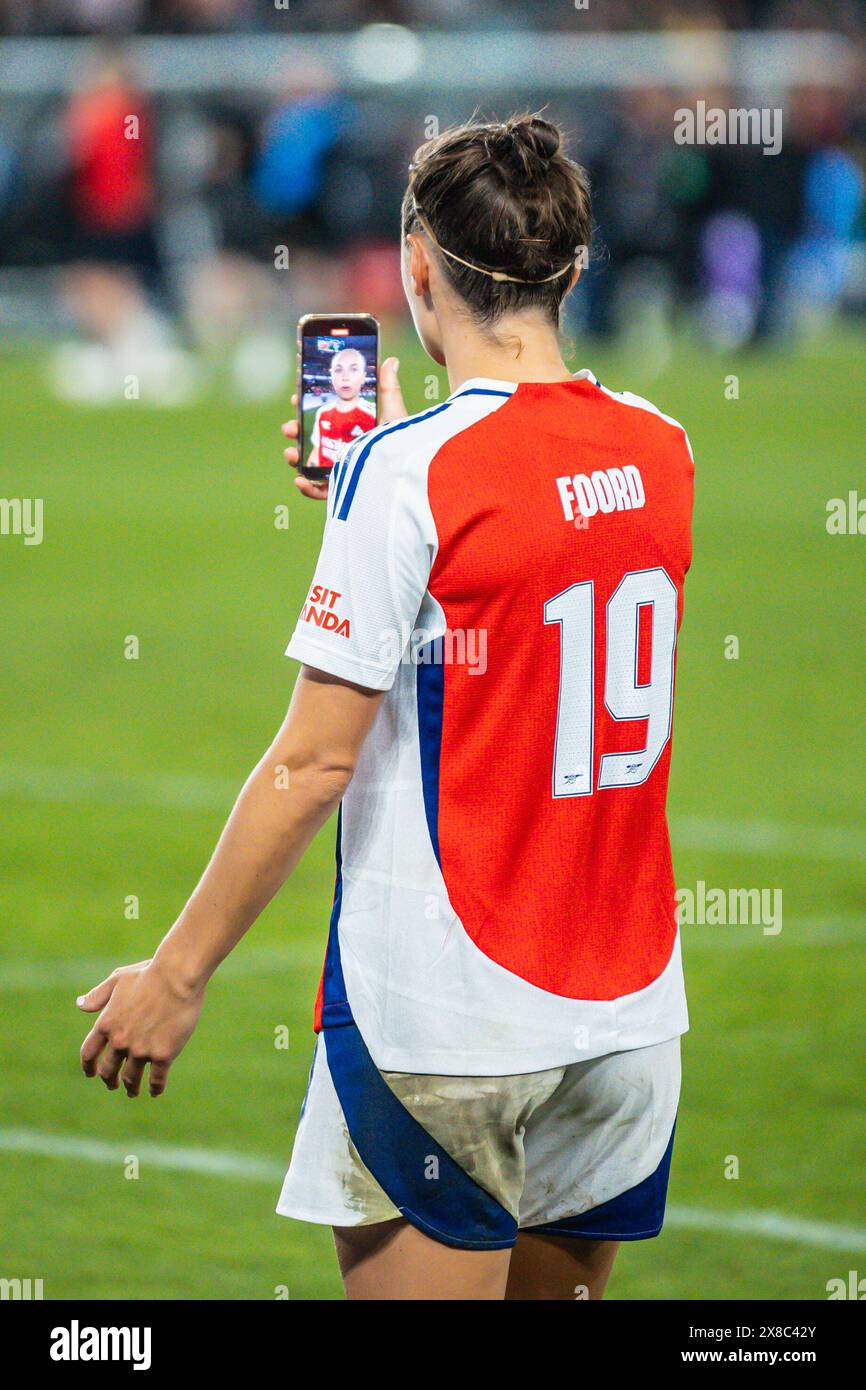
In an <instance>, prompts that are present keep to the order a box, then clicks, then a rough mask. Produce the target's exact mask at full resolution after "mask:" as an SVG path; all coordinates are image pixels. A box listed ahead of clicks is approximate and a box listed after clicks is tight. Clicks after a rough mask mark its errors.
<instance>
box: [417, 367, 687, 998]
mask: <svg viewBox="0 0 866 1390" xmlns="http://www.w3.org/2000/svg"><path fill="white" fill-rule="evenodd" d="M638 401H639V398H636V397H628V396H625V395H623V396H619V395H616V394H614V393H611V392H607V391H605V390H604V389H603V388H602V387H600V386H599V385H597V384H596V383H595V382H593V381H590V380H586V379H584V380H575V381H571V382H563V383H556V384H552V385H547V384H543V385H520V386H518V387H517V389H516V390H515V391H514V392H513V395H512V396H511V398H510V399H509V400H507V401H506V402H505V404H503V405H502V406H501V408H500V409H498V410H496V411H495V412H493V413H491V414H489V415H488V416H487V417H486V418H482V419H480V420H479V421H478V422H477V423H476V424H474V425H473V426H472V428H471V429H469V430H466V431H464V432H463V433H462V434H457V435H455V437H454V438H452V439H449V440H447V441H446V442H445V443H443V444H442V446H441V447H440V448H439V450H438V452H437V453H436V455H435V457H434V458H433V460H432V462H431V464H430V470H429V478H428V493H429V502H430V508H431V512H432V515H433V520H434V523H435V528H436V532H437V535H438V540H439V545H438V552H437V555H436V560H435V563H434V565H433V568H432V572H431V575H430V581H429V591H430V594H431V595H432V597H433V598H434V599H435V600H437V601H438V603H439V604H440V605H441V607H442V610H443V612H444V615H445V620H446V623H447V629H448V634H446V636H447V635H452V636H453V634H455V633H456V634H465V635H466V640H472V641H475V643H476V645H477V647H478V649H479V650H480V649H481V647H482V646H483V647H484V650H485V666H484V669H483V670H482V669H481V667H480V665H479V664H478V663H476V664H475V665H470V664H468V663H466V662H463V663H461V662H458V661H452V662H449V661H448V660H447V658H446V661H445V665H444V673H443V701H442V732H441V748H440V756H439V782H438V836H439V852H440V859H441V867H442V874H443V878H444V881H445V884H446V886H447V890H448V894H449V898H450V900H451V902H452V904H453V907H454V910H455V912H456V913H457V915H458V917H459V919H460V920H461V922H462V924H463V926H464V928H465V930H466V932H467V933H468V934H469V936H470V937H471V938H472V940H473V941H474V943H475V944H476V946H477V947H478V948H479V950H480V951H482V952H483V953H484V954H485V955H486V956H488V957H489V958H490V959H491V960H493V961H495V962H496V963H497V964H498V965H500V966H503V967H504V968H505V969H506V970H508V971H511V972H513V973H514V974H516V975H518V976H520V977H521V978H522V979H524V980H526V981H529V982H530V983H531V984H533V985H536V986H539V987H540V988H542V989H544V990H547V991H550V992H551V993H554V994H558V995H564V996H567V997H569V998H575V999H586V1000H593V999H595V1000H612V999H615V998H619V997H620V996H623V995H627V994H631V993H633V992H635V991H638V990H641V989H643V988H645V987H646V986H647V985H649V984H650V983H651V982H652V981H653V980H655V979H656V978H657V977H658V976H659V974H660V973H661V972H662V970H663V969H664V968H665V965H666V963H667V961H668V960H669V958H670V956H671V952H672V949H673V946H674V940H675V935H676V923H675V916H674V892H675V889H674V878H673V870H672V865H671V856H670V846H669V840H668V832H667V824H666V818H665V798H666V793H667V783H668V770H669V765H670V752H671V745H670V734H671V719H672V706H673V692H674V669H675V644H676V633H677V629H678V626H679V621H680V617H681V614H682V595H683V580H684V576H685V573H686V570H687V569H688V566H689V562H690V558H691V541H690V525H691V510H692V482H693V471H694V470H693V463H692V458H691V451H690V449H689V447H688V442H687V440H686V437H685V434H684V431H683V429H682V427H681V426H679V425H678V424H676V423H675V422H673V421H669V420H668V419H667V418H666V417H664V416H661V415H660V414H658V413H657V412H656V411H654V410H653V409H652V408H651V407H648V406H646V403H643V402H641V403H640V404H638V403H637V402H638ZM503 440H507V442H508V447H507V451H505V450H504V449H503ZM492 480H495V486H491V481H492Z"/></svg>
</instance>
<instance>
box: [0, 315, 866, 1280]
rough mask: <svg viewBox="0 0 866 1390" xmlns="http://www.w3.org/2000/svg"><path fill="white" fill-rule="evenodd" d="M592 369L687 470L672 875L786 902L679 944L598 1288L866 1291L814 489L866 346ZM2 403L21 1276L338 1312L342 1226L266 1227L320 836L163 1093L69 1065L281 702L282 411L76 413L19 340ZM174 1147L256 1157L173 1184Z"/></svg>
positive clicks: (852, 705) (681, 352) (851, 730)
mask: <svg viewBox="0 0 866 1390" xmlns="http://www.w3.org/2000/svg"><path fill="white" fill-rule="evenodd" d="M384 346H385V348H386V349H388V350H393V349H395V348H396V349H397V350H398V351H399V352H400V356H401V358H402V360H403V377H404V383H405V387H406V394H407V398H408V402H409V407H410V409H412V410H417V409H421V408H422V407H424V406H425V405H427V404H429V395H428V396H427V397H425V395H424V393H423V378H424V376H425V374H427V373H429V371H430V370H431V368H430V364H429V363H428V362H427V361H426V359H423V358H422V356H421V354H420V350H419V349H418V348H417V346H415V345H414V343H410V342H408V341H407V342H402V341H399V342H396V343H394V342H386V343H385V344H384ZM588 364H589V365H591V366H592V367H593V368H594V370H595V371H596V372H598V374H599V375H600V377H601V379H602V381H604V383H605V384H606V385H609V386H612V387H614V388H621V387H625V388H628V389H630V390H634V391H637V392H640V393H642V394H646V395H648V396H649V397H650V399H652V400H653V401H655V402H656V403H657V404H658V405H659V407H660V408H661V409H663V410H664V411H665V412H667V413H670V414H672V415H674V416H676V417H677V418H679V419H681V420H682V421H683V422H684V423H685V424H686V426H687V428H688V429H689V433H690V435H691V439H692V442H693V445H694V449H695V453H696V457H697V461H698V475H697V515H696V528H695V563H694V567H693V570H692V574H691V577H690V582H689V585H688V587H687V602H686V618H685V624H684V628H683V631H682V634H681V638H680V665H679V684H678V706H677V717H676V721H675V732H674V773H673V783H672V791H671V815H672V821H673V823H674V827H675V834H674V848H675V858H676V866H677V881H678V883H679V884H680V885H682V886H684V887H688V886H690V885H691V886H693V885H694V884H695V883H696V882H697V880H699V879H702V880H704V881H705V882H706V883H707V884H709V885H712V886H721V887H724V888H728V887H732V886H738V887H764V888H774V887H780V888H782V890H783V893H784V914H785V921H784V927H783V930H782V931H781V933H780V934H779V935H778V936H764V935H763V934H762V933H761V930H760V928H759V927H686V928H684V946H685V955H686V968H687V979H688V984H689V995H690V1006H691V1014H692V1031H691V1033H690V1034H689V1035H688V1037H687V1039H686V1040H685V1045H684V1061H685V1082H684V1093H683V1105H682V1111H681V1117H680V1123H679V1128H678V1139H677V1147H676V1151H675V1158H674V1167H673V1175H672V1182H671V1192H670V1203H671V1209H672V1212H671V1221H670V1222H669V1225H668V1227H667V1228H666V1230H665V1232H664V1234H663V1235H662V1237H661V1238H660V1239H659V1240H658V1241H651V1242H643V1243H638V1244H636V1245H634V1246H631V1247H626V1248H624V1250H623V1252H622V1254H621V1256H620V1259H619V1262H618V1268H617V1269H616V1271H615V1273H614V1277H613V1279H612V1281H611V1285H610V1290H609V1297H612V1298H625V1299H629V1298H647V1299H668V1298H687V1299H713V1298H722V1299H726V1298H733V1297H744V1298H750V1299H765V1298H773V1297H781V1298H786V1299H793V1298H807V1299H821V1298H825V1297H826V1284H827V1281H828V1279H831V1278H833V1277H836V1276H843V1277H845V1276H847V1271H848V1270H849V1269H852V1268H859V1269H860V1271H861V1273H866V1269H864V1262H866V1249H864V1238H863V1237H864V1215H863V1204H862V1189H863V1154H864V1138H866V1135H864V1129H866V1125H864V1112H863V1076H864V1055H863V1040H862V1034H863V1027H862V1019H863V998H864V984H866V979H864V976H866V971H864V964H866V951H864V945H866V866H864V855H863V840H864V838H866V837H863V835H862V831H863V826H864V821H866V815H864V797H863V771H864V767H866V723H864V720H863V716H862V694H863V661H864V643H866V631H864V628H866V624H864V612H866V600H864V581H866V537H863V536H836V537H831V536H828V534H827V532H826V529H825V519H826V511H825V508H826V503H827V500H828V499H829V498H832V497H845V496H846V495H847V493H848V491H849V489H854V488H857V487H858V486H859V487H860V490H861V495H866V485H864V484H866V475H864V467H863V437H864V428H863V427H864V410H863V394H864V393H863V381H864V371H866V348H864V345H863V344H862V342H860V341H858V340H856V339H853V338H850V337H846V336H839V337H837V339H836V340H835V341H834V342H832V343H823V344H820V345H816V346H814V347H812V348H810V349H808V350H805V351H804V352H803V353H802V354H801V355H799V356H796V357H794V356H783V355H781V354H779V355H772V354H766V353H762V354H757V353H744V354H742V355H741V356H739V357H736V358H731V357H727V356H726V357H724V358H720V357H715V356H712V355H710V354H708V353H706V352H704V351H701V350H698V349H696V348H695V347H693V346H690V345H689V344H687V343H683V344H681V346H680V347H679V348H678V349H677V351H676V352H675V354H674V356H673V358H672V359H671V361H670V362H669V363H668V364H667V366H666V367H665V368H664V370H663V371H662V372H661V373H658V374H657V375H656V376H655V378H654V379H652V380H650V379H649V378H648V377H647V376H646V375H644V374H642V369H641V363H640V362H637V363H635V362H634V361H628V360H626V359H625V358H623V357H618V356H617V355H616V353H614V352H609V353H607V354H601V355H599V354H598V353H595V354H593V355H592V358H591V359H590V360H589V362H588ZM575 365H576V366H579V365H583V362H576V363H575ZM732 373H733V374H736V376H737V377H738V378H739V399H738V400H729V399H726V394H725V392H726V378H729V377H730V375H731V374H732ZM0 400H2V412H3V416H2V418H3V423H2V447H3V481H2V486H0V491H2V493H3V495H4V496H39V497H42V498H44V503H45V522H44V525H45V536H44V542H43V544H42V545H40V546H30V547H27V546H24V545H23V542H22V539H21V538H20V537H14V536H3V537H0V562H2V574H3V640H2V662H0V707H2V711H3V739H2V754H0V797H2V823H3V835H2V856H3V866H2V869H3V872H2V903H0V919H2V922H3V939H2V954H0V1007H2V1014H3V1065H2V1070H0V1089H2V1105H0V1197H2V1207H3V1211H2V1220H0V1275H2V1276H4V1277H6V1278H12V1277H22V1278H24V1277H31V1278H42V1279H44V1290H45V1297H46V1298H52V1299H56V1298H73V1297H75V1298H77V1297H96V1298H109V1297H129V1298H230V1299H241V1298H242V1299H271V1298H273V1297H275V1290H277V1289H278V1288H282V1287H285V1288H287V1289H288V1293H289V1296H290V1297H291V1298H292V1299H301V1300H303V1299H314V1298H326V1299H330V1298H339V1297H340V1296H341V1290H340V1285H339V1280H338V1277H337V1271H336V1264H335V1261H334V1257H333V1253H332V1251H331V1245H330V1235H329V1233H328V1232H327V1231H326V1230H323V1229H318V1228H313V1227H307V1226H302V1225H299V1224H296V1223H293V1222H288V1221H285V1220H282V1219H281V1218H278V1217H277V1216H276V1215H274V1214H273V1209H274V1204H275V1202H276V1198H277V1193H278V1188H279V1178H278V1176H277V1175H278V1174H279V1172H280V1170H281V1169H282V1168H283V1167H284V1166H285V1164H286V1163H287V1161H288V1157H289V1153H290V1150H291V1139H292V1134H293V1131H294V1126H295V1122H296V1118H297V1113H298V1109H299V1105H300V1101H301V1098H302V1095H303V1090H304V1086H305V1082H306V1076H307V1070H308V1067H309V1061H310V1052H311V1042H312V1038H311V1032H310V1017H311V1009H312V999H313V994H314V990H315V984H316V978H317V974H318V968H319V962H320V958H321V954H322V951H323V949H324V937H325V928H326V923H327V917H328V907H329V901H330V893H331V889H332V882H333V827H329V828H328V829H327V830H326V831H325V832H323V833H322V835H321V836H320V837H319V839H318V840H317V842H316V844H315V845H314V847H313V849H312V851H311V852H310V854H309V856H308V857H307V859H306V861H305V862H304V863H303V864H302V866H301V868H300V869H299V871H298V873H297V874H296V875H295V876H294V878H293V879H292V880H291V882H290V883H289V885H288V886H287V888H286V889H285V890H284V891H283V893H282V895H281V896H280V898H279V899H278V900H277V902H276V903H275V904H273V905H272V906H271V908H270V909H269V911H268V912H267V913H266V914H265V916H264V917H263V919H262V920H261V922H260V923H259V924H258V926H257V927H256V928H255V929H254V930H253V931H252V932H251V933H250V936H249V938H248V939H247V941H246V942H244V943H243V944H242V946H241V947H240V948H239V950H238V952H237V953H236V956H235V957H234V958H233V961H232V962H230V963H229V964H228V965H227V967H226V968H225V976H224V978H220V977H219V976H218V977H217V978H216V979H215V981H214V982H213V985H212V987H211V990H210V995H209V1000H208V1004H207V1006H206V1009H205V1013H204V1016H203V1019H202V1023H201V1026H200V1029H199V1031H198V1033H197V1034H196V1036H195V1037H194V1039H193V1041H192V1043H191V1044H190V1046H189V1048H188V1050H187V1052H186V1053H185V1054H184V1055H183V1057H182V1058H181V1059H180V1061H179V1062H178V1063H177V1064H176V1066H175V1068H174V1071H173V1075H172V1082H171V1084H170V1087H169V1090H168V1093H167V1094H166V1096H165V1097H164V1098H163V1099H162V1100H160V1101H159V1102H158V1103H151V1102H149V1100H147V1099H145V1100H143V1101H139V1102H138V1103H136V1104H130V1103H129V1101H128V1100H127V1099H126V1097H125V1095H124V1094H123V1093H122V1092H121V1093H119V1094H113V1095H109V1094H107V1093H106V1092H105V1091H104V1089H103V1088H102V1087H101V1086H99V1085H98V1084H96V1083H86V1082H85V1081H84V1080H83V1079H82V1077H81V1075H80V1073H79V1071H78V1063H77V1052H78V1047H79V1045H80V1041H81V1038H82V1036H83V1033H84V1031H85V1027H84V1024H83V1021H82V1018H81V1016H80V1015H79V1014H78V1013H77V1011H76V1009H75V1007H74V997H75V995H76V994H77V993H79V992H80V991H81V990H82V989H83V988H86V987H88V986H90V985H92V984H93V983H95V982H96V980H97V979H98V978H100V977H101V976H102V974H104V973H105V972H106V971H107V970H108V969H110V968H111V967H112V966H113V965H115V964H119V963H122V962H125V961H131V960H137V959H140V958H142V957H144V956H147V955H149V954H150V951H151V949H152V947H153V945H154V943H155V942H156V941H157V940H158V938H159V936H160V935H161V933H162V932H163V931H164V930H165V928H166V927H167V926H168V925H169V924H170V923H171V921H172V919H173V916H174V914H175V913H176V912H177V911H178V909H179V908H180V906H181V905H182V903H183V901H184V899H185V897H186V895H187V893H188V892H189V890H190V889H191V887H192V886H193V884H194V881H195V879H196V877H197V875H198V873H199V871H200V870H201V868H202V866H203V864H204V861H205V859H206V856H207V854H208V852H209V850H210V848H211V846H212V843H213V841H214V839H215V837H216V835H217V833H218V831H219V829H220V827H221V824H222V821H223V818H224V816H225V813H226V812H227V811H228V809H229V807H230V805H231V800H232V796H233V792H234V791H235V790H236V789H237V788H238V787H239V786H240V784H241V782H242V781H243V779H244V777H245V775H246V773H247V771H248V770H249V768H250V767H251V766H252V765H253V763H254V762H255V761H256V759H257V758H258V757H259V755H260V753H261V752H262V750H263V748H264V746H265V745H266V742H267V741H268V739H269V738H270V736H271V734H272V732H273V730H274V729H275V727H276V725H277V724H278V722H279V720H280V719H281V717H282V714H283V711H284V709H285V706H286V704H287V701H288V697H289V693H290V690H291V685H292V682H293V680H294V676H295V666H294V664H293V663H290V662H288V661H287V660H286V659H285V658H284V656H283V655H282V653H283V649H284V647H285V644H286V641H287V639H288V636H289V635H290V632H291V630H292V627H293V624H294V620H295V617H296V614H297V611H298V609H299V606H300V603H301V600H302V597H303V594H304V590H305V587H306V584H307V580H308V577H309V575H310V573H311V570H312V566H313V563H314V558H315V554H316V550H317V544H318V539H319V536H320V532H321V525H322V515H321V512H320V510H319V509H318V508H317V507H316V506H315V505H313V504H311V503H307V502H305V501H304V500H303V499H301V498H300V497H299V496H297V495H295V492H294V489H293V488H292V487H291V486H290V484H289V482H288V479H287V476H286V469H285V467H284V465H283V463H282V459H281V441H280V436H279V423H280V419H281V412H280V406H279V403H275V404H274V405H273V406H272V407H263V406H261V405H259V406H255V407H252V406H240V405H232V404H231V403H228V402H225V401H216V400H212V401H210V402H208V403H206V404H201V405H197V406H195V407H192V408H188V409H187V408H185V409H183V410H175V411H173V412H167V411H163V412H159V411H153V410H150V409H148V408H147V407H146V406H145V405H144V404H142V403H139V402H130V403H127V404H125V405H124V406H123V407H122V408H118V409H114V410H105V411H88V410H83V409H80V410H79V409H69V408H67V407H62V406H60V405H59V404H57V403H56V402H54V401H53V400H52V399H51V398H50V397H49V396H48V394H47V393H46V392H45V390H44V388H43V386H42V376H41V372H40V370H39V367H38V364H37V362H36V361H35V360H34V359H33V358H15V357H12V356H6V357H0ZM514 466H519V460H515V461H514ZM287 501H288V503H289V508H290V518H291V519H290V525H289V527H288V529H287V530H286V529H278V528H277V527H275V525H274V509H275V508H276V507H278V506H280V504H282V503H285V502H287ZM129 635H135V636H136V637H137V638H138V639H139V643H140V655H139V659H138V660H127V659H125V657H124V643H125V639H126V638H127V637H128V636H129ZM730 635H735V636H736V637H737V638H738V639H739V644H740V654H739V659H738V660H727V659H726V658H725V639H726V638H727V637H728V636H730ZM858 828H859V830H858ZM129 895H136V896H137V897H138V899H139V900H140V917H139V919H138V920H127V918H126V917H125V915H124V909H125V900H126V899H127V898H128V897H129ZM282 1025H285V1026H287V1027H288V1029H289V1035H288V1036H289V1045H288V1047H287V1048H279V1047H277V1046H275V1030H278V1029H279V1028H280V1027H281V1026H282ZM82 1144H84V1145H85V1146H86V1145H93V1144H96V1145H97V1146H98V1145H103V1146H108V1148H99V1147H96V1148H90V1149H88V1148H86V1147H85V1148H84V1149H82V1148H81V1147H80V1146H81V1145H82ZM149 1146H150V1147H149ZM155 1146H159V1147H158V1148H156V1147H155ZM180 1148H183V1149H184V1150H186V1149H192V1150H195V1151H197V1153H198V1154H199V1155H200V1152H201V1151H218V1152H219V1153H220V1154H230V1155H234V1156H236V1158H237V1159H238V1162H237V1163H236V1164H235V1166H234V1167H231V1165H229V1170H228V1171H226V1172H222V1173H218V1174H211V1173H204V1172H201V1171H198V1168H197V1166H196V1165H197V1164H199V1158H198V1157H196V1155H195V1154H194V1155H193V1156H192V1158H190V1157H189V1155H187V1166H186V1167H184V1166H180V1167H179V1168H172V1167H169V1166H167V1164H168V1163H169V1162H170V1161H172V1160H174V1161H177V1160H178V1150H179V1149H180ZM135 1154H139V1155H140V1156H141V1165H140V1175H139V1177H138V1178H137V1179H136V1180H131V1179H129V1178H127V1177H125V1170H124V1166H123V1160H124V1159H125V1157H126V1156H127V1155H135ZM732 1155H733V1156H736V1158H737V1159H738V1161H739V1177H738V1178H737V1179H735V1180H732V1179H729V1178H726V1176H725V1172H726V1165H728V1168H730V1156H732ZM181 1161H183V1156H181ZM199 1166H200V1165H199ZM768 1213H774V1214H775V1215H776V1217H778V1218H779V1219H780V1222H781V1224H780V1225H778V1224H777V1226H776V1227H773V1228H771V1229H770V1230H769V1231H768V1230H762V1229H761V1218H762V1217H766V1216H767V1214H768Z"/></svg>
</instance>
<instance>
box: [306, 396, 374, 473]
mask: <svg viewBox="0 0 866 1390" xmlns="http://www.w3.org/2000/svg"><path fill="white" fill-rule="evenodd" d="M375 423H376V412H375V410H374V409H373V407H372V405H369V404H368V403H367V401H365V400H362V398H361V397H360V396H359V397H358V402H357V404H356V405H354V406H353V407H352V409H351V410H339V409H338V408H337V406H335V405H330V406H324V405H320V406H319V409H318V410H317V411H316V418H315V420H314V421H313V433H312V441H313V446H314V447H315V448H317V449H318V450H319V466H320V467H321V468H333V466H334V464H335V463H336V462H337V459H338V458H339V457H340V455H341V454H342V452H343V450H344V449H345V447H346V445H347V444H351V443H352V442H353V441H354V440H356V439H357V438H358V436H359V435H362V434H366V433H367V431H368V430H371V429H372V428H373V426H374V425H375Z"/></svg>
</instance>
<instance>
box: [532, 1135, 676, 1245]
mask: <svg viewBox="0 0 866 1390" xmlns="http://www.w3.org/2000/svg"><path fill="white" fill-rule="evenodd" d="M675 1132H676V1125H674V1128H673V1129H672V1130H671V1137H670V1139H669V1140H668V1146H667V1148H666V1149H665V1151H664V1153H663V1154H662V1157H661V1161H660V1163H659V1166H658V1167H657V1168H656V1170H655V1172H654V1173H650V1175H649V1177H648V1178H644V1180H643V1182H639V1183H638V1184H637V1186H636V1187H630V1188H629V1189H628V1191H627V1192H621V1193H620V1194H619V1196H618V1197H611V1199H610V1201H609V1202H602V1203H601V1204H600V1206H597V1207H592V1208H591V1209H590V1210H589V1211H584V1212H581V1214H580V1215H579V1216H566V1217H564V1218H563V1220H561V1221H550V1222H548V1224H547V1225H545V1226H527V1227H524V1228H523V1229H524V1230H525V1231H528V1232H529V1233H530V1234H533V1233H534V1234H538V1235H545V1234H546V1235H557V1236H579V1237H581V1238H582V1239H585V1240H647V1239H649V1238H651V1237H652V1236H657V1235H658V1233H659V1231H660V1230H661V1228H662V1225H663V1223H664V1219H665V1202H666V1200H667V1193H668V1177H669V1175H670V1170H671V1154H672V1153H673V1148H674V1134H675Z"/></svg>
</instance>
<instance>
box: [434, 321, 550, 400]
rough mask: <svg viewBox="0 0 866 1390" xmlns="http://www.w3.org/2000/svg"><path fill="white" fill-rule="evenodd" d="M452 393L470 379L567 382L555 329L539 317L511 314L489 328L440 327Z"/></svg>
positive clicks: (456, 324) (459, 324)
mask: <svg viewBox="0 0 866 1390" xmlns="http://www.w3.org/2000/svg"><path fill="white" fill-rule="evenodd" d="M442 340H443V342H442V345H443V348H444V352H445V362H446V364H447V369H448V380H449V383H450V385H451V390H452V391H456V390H457V388H458V387H459V386H462V384H463V382H464V381H468V380H469V379H470V378H471V377H487V378H489V379H491V380H494V381H516V382H521V381H566V380H568V378H569V377H570V376H571V372H570V370H569V368H568V367H567V366H566V364H565V362H563V360H562V353H561V352H560V349H559V338H558V335H557V332H556V329H555V328H554V327H553V326H552V325H551V324H550V323H549V322H548V321H547V320H546V319H545V318H544V317H543V316H542V315H541V314H511V315H506V316H505V317H504V318H501V319H498V320H497V321H496V324H495V325H494V327H493V328H492V329H480V328H477V327H476V326H475V325H474V324H469V323H467V322H466V320H465V319H460V320H456V321H454V322H452V323H451V324H449V325H447V327H446V326H443V327H442Z"/></svg>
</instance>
